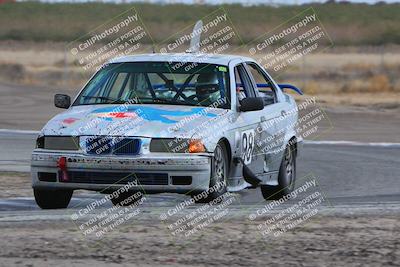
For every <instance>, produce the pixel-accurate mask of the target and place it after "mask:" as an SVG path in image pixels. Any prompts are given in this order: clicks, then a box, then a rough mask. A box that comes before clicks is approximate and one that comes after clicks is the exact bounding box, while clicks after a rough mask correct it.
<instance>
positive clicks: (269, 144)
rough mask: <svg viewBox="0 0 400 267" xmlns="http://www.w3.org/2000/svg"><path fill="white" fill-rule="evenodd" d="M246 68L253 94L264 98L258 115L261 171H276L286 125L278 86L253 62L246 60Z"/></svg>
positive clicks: (279, 160)
mask: <svg viewBox="0 0 400 267" xmlns="http://www.w3.org/2000/svg"><path fill="white" fill-rule="evenodd" d="M245 66H246V69H247V71H248V72H249V73H251V78H252V83H253V87H254V90H255V95H256V96H258V97H262V98H263V100H264V109H263V110H262V114H261V115H260V120H261V125H262V130H263V133H262V134H261V140H260V142H258V145H259V146H258V147H257V148H258V150H259V153H261V154H263V161H262V164H263V166H264V168H263V172H264V173H268V172H277V171H278V170H279V167H280V162H281V157H282V149H281V147H282V144H283V142H284V137H285V133H286V127H285V124H284V122H282V114H283V113H282V106H283V105H282V103H281V102H280V99H279V94H278V93H279V92H278V88H276V86H275V84H274V83H273V82H272V80H271V78H270V77H269V76H268V75H267V73H265V72H264V70H263V69H262V68H261V67H260V66H258V65H257V64H256V63H254V62H247V63H246V65H245Z"/></svg>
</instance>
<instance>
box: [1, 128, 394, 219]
mask: <svg viewBox="0 0 400 267" xmlns="http://www.w3.org/2000/svg"><path fill="white" fill-rule="evenodd" d="M35 138H36V134H35V132H25V131H21V132H18V131H7V130H0V171H21V172H26V171H29V164H30V153H31V151H32V148H33V146H34V140H35ZM297 164H298V165H297V168H298V169H297V179H298V180H299V182H298V183H297V186H298V187H299V186H301V185H302V184H304V181H305V178H307V177H308V178H309V177H314V178H315V180H316V181H317V182H318V190H319V191H320V192H321V193H323V194H324V196H325V200H326V201H324V202H323V203H322V206H323V207H325V208H326V210H327V211H329V212H340V211H342V210H347V211H348V210H351V212H357V211H360V210H362V211H364V212H369V211H371V210H386V211H389V212H390V210H393V209H394V210H399V209H400V179H399V178H400V175H399V173H400V145H399V144H396V143H357V142H336V141H335V142H306V143H305V144H304V146H303V147H302V149H301V153H300V156H299V157H298V161H297ZM235 195H236V197H237V201H236V202H235V203H234V204H233V205H232V208H233V209H236V210H238V213H240V212H239V211H240V210H242V207H247V209H249V208H255V207H259V206H263V205H265V203H267V202H265V201H264V200H263V198H262V196H261V194H260V190H259V189H247V190H244V191H241V192H240V193H237V194H235ZM101 197H103V196H102V195H101V194H97V193H90V192H83V193H81V194H76V195H74V197H73V199H72V201H71V203H70V208H69V209H68V210H69V211H68V212H67V213H66V212H61V211H41V210H40V209H39V208H38V207H37V206H36V204H35V202H34V200H33V198H32V197H28V196H27V197H19V198H7V199H0V221H13V220H16V221H18V220H31V219H51V218H53V219H62V218H69V217H68V216H67V215H66V214H70V212H73V210H75V209H78V208H79V207H80V206H81V203H87V202H90V201H91V200H96V199H99V198H101ZM185 199H187V197H186V196H183V195H177V194H159V195H150V196H148V197H147V201H146V202H145V203H144V204H143V205H144V208H146V209H148V211H149V212H150V213H151V212H153V213H155V214H159V213H160V212H162V210H163V209H164V210H165V208H170V207H174V206H175V205H177V204H178V203H180V202H182V201H184V200H185ZM289 204H290V202H289ZM110 206H111V204H109V205H107V206H105V207H104V208H107V207H110ZM156 216H157V215H156Z"/></svg>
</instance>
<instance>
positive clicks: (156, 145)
mask: <svg viewBox="0 0 400 267" xmlns="http://www.w3.org/2000/svg"><path fill="white" fill-rule="evenodd" d="M150 152H164V153H203V152H206V148H205V146H204V144H203V143H202V141H201V140H200V139H189V138H152V139H151V141H150Z"/></svg>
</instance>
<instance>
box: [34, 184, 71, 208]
mask: <svg viewBox="0 0 400 267" xmlns="http://www.w3.org/2000/svg"><path fill="white" fill-rule="evenodd" d="M72 193H73V191H72V190H49V189H36V188H34V189H33V195H34V196H35V201H36V204H37V205H38V206H39V207H40V208H42V209H65V208H66V207H68V204H69V202H70V201H71V197H72Z"/></svg>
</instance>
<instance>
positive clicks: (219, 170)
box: [192, 143, 229, 203]
mask: <svg viewBox="0 0 400 267" xmlns="http://www.w3.org/2000/svg"><path fill="white" fill-rule="evenodd" d="M228 165H229V162H228V153H227V150H226V148H225V146H224V145H223V144H222V143H218V144H217V146H216V147H215V150H214V157H213V159H212V161H211V177H210V187H209V189H208V190H207V191H205V192H206V193H204V192H203V193H200V194H196V195H193V196H192V197H193V198H194V200H195V202H196V203H208V202H210V201H212V200H214V199H216V198H218V197H220V196H222V195H223V194H224V193H225V192H226V180H227V177H228Z"/></svg>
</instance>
